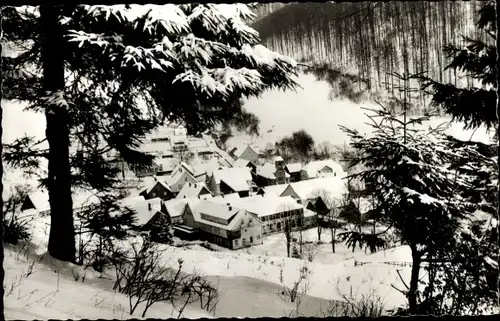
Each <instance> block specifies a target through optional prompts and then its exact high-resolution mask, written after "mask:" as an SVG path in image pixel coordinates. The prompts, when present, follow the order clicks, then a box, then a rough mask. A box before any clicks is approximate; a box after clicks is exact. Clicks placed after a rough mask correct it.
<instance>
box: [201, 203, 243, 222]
mask: <svg viewBox="0 0 500 321" xmlns="http://www.w3.org/2000/svg"><path fill="white" fill-rule="evenodd" d="M193 210H195V211H196V212H198V213H203V214H207V215H210V216H213V217H217V218H221V219H223V220H228V219H230V218H231V217H232V216H234V214H236V212H238V211H239V210H240V209H239V208H235V207H234V206H229V205H227V204H223V203H219V202H212V201H211V200H200V201H199V202H198V203H197V204H196V205H195V206H193Z"/></svg>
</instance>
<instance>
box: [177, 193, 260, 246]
mask: <svg viewBox="0 0 500 321" xmlns="http://www.w3.org/2000/svg"><path fill="white" fill-rule="evenodd" d="M182 222H183V224H185V225H187V226H188V227H191V228H196V229H197V230H198V233H200V236H201V237H202V238H203V239H206V240H208V241H210V242H213V243H216V244H219V245H221V246H224V247H227V248H230V249H239V248H242V247H245V246H251V245H257V244H262V222H261V221H260V220H259V218H258V217H257V216H256V215H254V214H252V213H249V212H247V211H245V210H243V209H239V208H235V207H233V206H231V205H228V204H220V203H215V202H212V201H211V200H210V199H209V200H200V201H197V202H187V205H186V207H185V209H184V212H183V214H182Z"/></svg>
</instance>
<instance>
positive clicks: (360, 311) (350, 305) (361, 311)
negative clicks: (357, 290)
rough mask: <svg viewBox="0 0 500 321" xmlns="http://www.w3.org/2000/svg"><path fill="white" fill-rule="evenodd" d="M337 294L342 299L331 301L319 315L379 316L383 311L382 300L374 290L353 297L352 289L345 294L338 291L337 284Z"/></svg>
mask: <svg viewBox="0 0 500 321" xmlns="http://www.w3.org/2000/svg"><path fill="white" fill-rule="evenodd" d="M337 294H338V295H339V296H340V297H341V298H342V300H341V301H338V300H335V301H332V302H331V303H330V306H329V307H328V309H327V310H326V311H322V312H321V313H320V315H319V316H320V317H340V316H348V317H353V318H358V317H371V318H373V317H379V316H381V315H382V314H383V313H384V311H385V304H384V301H383V299H382V297H380V296H379V295H378V294H377V293H376V292H375V291H371V292H370V293H369V294H362V295H361V296H359V297H358V298H354V297H353V296H352V289H351V294H350V295H345V294H343V293H341V292H340V290H339V288H338V286H337Z"/></svg>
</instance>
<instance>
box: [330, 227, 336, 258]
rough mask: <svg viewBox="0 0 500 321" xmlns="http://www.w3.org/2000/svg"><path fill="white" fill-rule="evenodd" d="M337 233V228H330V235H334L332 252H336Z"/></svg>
mask: <svg viewBox="0 0 500 321" xmlns="http://www.w3.org/2000/svg"><path fill="white" fill-rule="evenodd" d="M330 224H331V223H330ZM336 234H337V229H335V228H330V235H331V236H332V253H335V239H336Z"/></svg>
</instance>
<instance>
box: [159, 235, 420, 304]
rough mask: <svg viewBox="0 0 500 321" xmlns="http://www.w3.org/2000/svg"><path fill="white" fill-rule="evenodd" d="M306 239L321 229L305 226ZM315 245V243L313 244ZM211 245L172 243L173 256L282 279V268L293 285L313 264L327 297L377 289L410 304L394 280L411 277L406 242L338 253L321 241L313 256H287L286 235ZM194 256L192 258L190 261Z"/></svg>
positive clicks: (314, 285) (220, 271) (314, 286)
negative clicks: (240, 245) (231, 246)
mask: <svg viewBox="0 0 500 321" xmlns="http://www.w3.org/2000/svg"><path fill="white" fill-rule="evenodd" d="M321 238H322V241H325V242H329V241H330V232H329V231H326V230H323V233H322V237H321ZM303 239H304V241H306V242H313V241H316V240H317V234H316V229H310V230H307V231H305V232H304V235H303ZM308 245H311V244H308ZM212 248H213V249H217V251H210V250H208V249H206V248H204V247H202V246H200V245H194V246H184V247H182V248H170V249H168V251H170V253H171V254H170V255H168V257H170V258H175V259H177V258H182V259H183V260H184V261H185V262H186V264H185V267H186V269H192V270H199V271H202V272H203V273H204V274H207V275H218V276H245V277H249V278H252V279H259V280H264V281H267V282H271V283H275V284H277V285H278V284H280V270H281V269H282V270H283V279H284V283H285V284H286V285H288V286H290V285H291V284H293V282H294V281H296V280H297V278H298V273H299V269H300V268H301V267H302V266H304V265H307V266H308V267H309V269H310V270H311V274H310V276H309V278H308V291H307V293H308V295H310V296H313V297H316V298H323V299H327V300H341V299H342V298H341V295H347V296H351V295H352V296H353V297H355V298H360V297H361V296H362V295H365V296H367V295H370V294H372V292H376V293H377V295H378V296H380V297H382V298H383V299H384V301H385V307H386V308H387V309H391V308H393V307H396V306H399V305H401V304H405V302H406V301H405V300H406V299H405V297H404V296H403V295H402V294H401V293H399V292H398V291H396V290H395V289H394V288H393V287H392V286H391V284H393V285H395V286H396V287H398V288H401V286H402V285H401V281H400V279H399V276H398V274H397V270H399V271H400V273H401V275H402V276H403V277H404V278H408V279H409V269H410V265H409V264H408V263H409V262H411V255H410V251H409V248H408V247H406V246H399V247H395V248H392V249H389V250H386V251H381V252H378V253H374V254H369V253H366V252H365V251H364V250H359V249H357V250H355V251H354V253H353V252H352V250H350V249H347V248H346V247H345V245H344V244H342V243H337V244H336V253H332V248H331V243H330V244H329V243H325V244H319V245H317V247H316V255H315V257H314V260H313V262H312V263H311V262H307V261H305V260H298V259H292V258H288V257H286V245H285V242H284V239H283V235H281V234H274V235H270V236H266V237H264V243H263V244H262V245H258V246H252V247H248V248H245V249H240V250H237V251H230V250H225V249H223V248H217V247H216V246H212ZM188 262H190V263H188Z"/></svg>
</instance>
